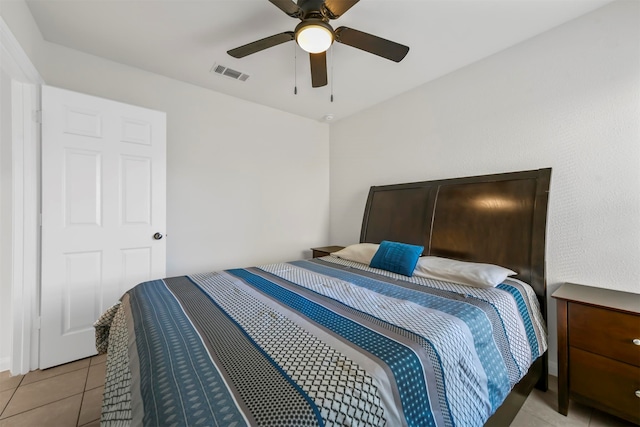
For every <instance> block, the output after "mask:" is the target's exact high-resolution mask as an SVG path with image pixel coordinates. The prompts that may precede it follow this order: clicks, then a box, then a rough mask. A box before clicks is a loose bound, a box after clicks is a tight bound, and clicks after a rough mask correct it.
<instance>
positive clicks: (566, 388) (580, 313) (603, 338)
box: [552, 283, 640, 424]
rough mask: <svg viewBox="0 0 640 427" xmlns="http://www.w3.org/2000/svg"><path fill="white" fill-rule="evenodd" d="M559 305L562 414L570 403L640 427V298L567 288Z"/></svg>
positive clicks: (562, 289)
mask: <svg viewBox="0 0 640 427" xmlns="http://www.w3.org/2000/svg"><path fill="white" fill-rule="evenodd" d="M552 296H553V298H556V299H557V304H558V412H560V413H561V414H563V415H567V412H568V409H569V399H573V400H575V401H579V402H581V403H584V404H587V405H589V406H593V407H595V408H598V409H600V410H602V411H605V412H609V413H611V414H613V415H615V416H617V417H620V418H624V419H626V420H628V421H631V422H633V423H636V424H640V295H638V294H632V293H628V292H619V291H614V290H609V289H601V288H594V287H590V286H582V285H576V284H572V283H565V284H564V285H562V286H561V287H560V288H559V289H558V290H557V291H555V292H554V293H553V295H552Z"/></svg>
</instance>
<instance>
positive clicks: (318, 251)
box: [311, 246, 344, 258]
mask: <svg viewBox="0 0 640 427" xmlns="http://www.w3.org/2000/svg"><path fill="white" fill-rule="evenodd" d="M340 249H344V246H322V247H320V248H311V253H312V254H313V255H312V256H313V257H314V258H319V257H321V256H327V255H329V254H330V253H332V252H338V251H339V250H340Z"/></svg>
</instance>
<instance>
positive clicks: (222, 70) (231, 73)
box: [211, 64, 249, 82]
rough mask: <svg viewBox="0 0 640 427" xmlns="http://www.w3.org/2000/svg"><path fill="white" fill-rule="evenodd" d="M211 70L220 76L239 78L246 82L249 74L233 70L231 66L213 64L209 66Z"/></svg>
mask: <svg viewBox="0 0 640 427" xmlns="http://www.w3.org/2000/svg"><path fill="white" fill-rule="evenodd" d="M211 72H212V73H215V74H219V75H221V76H227V77H231V78H232V79H234V80H240V81H242V82H246V81H247V79H248V78H249V75H247V74H244V73H242V72H240V71H236V70H233V69H231V68H228V67H225V66H224V65H219V64H213V67H211Z"/></svg>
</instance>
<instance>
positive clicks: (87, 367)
mask: <svg viewBox="0 0 640 427" xmlns="http://www.w3.org/2000/svg"><path fill="white" fill-rule="evenodd" d="M93 357H94V356H91V357H89V358H88V359H89V365H88V366H83V367H81V368H78V369H72V370H70V371H66V372H61V373H59V374H55V375H52V376H50V377H46V378H41V379H39V380H35V381H32V382H30V383H28V384H24V385H23V384H22V383H23V382H24V379H25V378H26V377H27V374H24V375H23V376H22V378H21V379H20V382H19V383H18V385H17V386H16V387H15V388H14V389H13V393H11V397H10V398H9V400H8V401H7V404H6V405H5V407H4V409H3V410H2V411H1V412H0V419H2V420H8V419H11V418H13V417H15V416H17V415H20V414H24V413H25V412H29V411H32V410H34V409H38V408H42V407H43V406H46V405H49V404H52V403H56V402H60V401H62V400H65V399H68V398H70V397H73V396H77V395H79V394H82V399H81V402H80V409H79V410H78V417H77V418H76V426H77V425H78V422H80V412H81V411H82V402H84V393H85V392H87V391H88V390H86V387H87V382H88V379H89V368H90V367H91V366H92V365H91V359H92V358H93ZM80 360H84V359H80ZM101 363H104V362H101ZM97 365H100V363H96V364H95V365H94V366H97ZM82 369H86V370H87V376H86V377H85V379H84V387H83V388H82V392H81V393H75V394H72V395H70V396H67V397H64V398H61V399H58V400H54V401H52V402H49V403H45V404H43V405H40V406H35V407H33V408H29V409H27V410H24V411H22V412H18V413H15V414H13V415H11V416H10V417H6V418H2V416H3V415H4V412H5V411H6V410H7V408H8V407H9V404H10V403H11V400H12V399H13V398H14V396H15V394H16V393H17V392H18V389H19V388H20V387H24V386H28V385H31V384H36V383H38V382H40V381H44V380H48V379H51V378H55V377H58V376H60V375H65V374H70V373H71V372H76V371H80V370H82ZM31 372H34V371H31ZM98 387H101V386H98ZM98 387H94V388H92V389H91V390H94V389H96V388H98ZM94 421H95V420H94ZM91 422H93V421H91Z"/></svg>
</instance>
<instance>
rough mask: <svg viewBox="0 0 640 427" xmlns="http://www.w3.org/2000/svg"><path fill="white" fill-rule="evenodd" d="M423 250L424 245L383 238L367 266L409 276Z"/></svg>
mask: <svg viewBox="0 0 640 427" xmlns="http://www.w3.org/2000/svg"><path fill="white" fill-rule="evenodd" d="M423 250H424V246H416V245H409V244H406V243H398V242H389V241H387V240H383V241H382V243H380V247H379V248H378V251H377V252H376V254H375V255H374V256H373V258H372V259H371V264H369V266H370V267H373V268H380V269H382V270H387V271H391V272H393V273H398V274H404V275H405V276H409V277H411V276H412V275H413V270H414V269H415V268H416V264H417V263H418V258H420V255H422V251H423Z"/></svg>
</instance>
